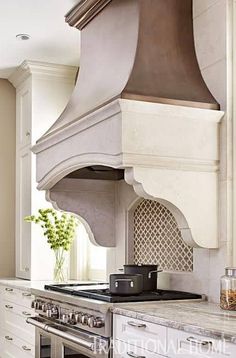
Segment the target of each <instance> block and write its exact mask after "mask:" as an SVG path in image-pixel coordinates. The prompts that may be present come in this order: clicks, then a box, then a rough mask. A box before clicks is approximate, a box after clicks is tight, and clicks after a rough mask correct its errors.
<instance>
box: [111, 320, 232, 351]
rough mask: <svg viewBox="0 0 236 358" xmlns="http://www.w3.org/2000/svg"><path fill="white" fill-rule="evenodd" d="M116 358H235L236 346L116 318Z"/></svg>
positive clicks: (142, 322)
mask: <svg viewBox="0 0 236 358" xmlns="http://www.w3.org/2000/svg"><path fill="white" fill-rule="evenodd" d="M113 323H114V325H113V338H114V354H113V358H129V357H132V358H155V357H158V358H159V357H168V358H189V357H196V358H207V357H210V358H234V357H236V345H235V344H231V343H228V342H224V341H223V340H220V339H213V338H209V337H207V336H201V335H198V334H192V333H188V332H184V331H180V330H176V329H172V328H167V327H164V326H161V325H158V324H154V323H150V322H144V321H142V320H137V319H132V318H129V317H125V316H121V315H116V314H115V315H114V317H113Z"/></svg>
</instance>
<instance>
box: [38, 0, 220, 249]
mask: <svg viewBox="0 0 236 358" xmlns="http://www.w3.org/2000/svg"><path fill="white" fill-rule="evenodd" d="M191 11H192V1H191V0H181V1H179V0H159V1H155V0H125V1H122V0H112V1H95V0H83V1H80V2H79V4H78V5H77V6H76V7H74V8H73V9H72V11H71V12H70V13H69V14H67V17H66V20H67V22H68V23H69V24H70V25H72V26H75V27H77V28H80V29H82V31H81V42H82V45H81V67H80V71H79V76H78V80H77V83H76V86H75V89H74V92H73V94H72V97H71V100H70V102H69V103H68V106H67V107H66V109H65V110H64V112H63V113H62V115H61V116H60V117H59V118H58V120H57V121H56V122H55V124H54V125H53V126H52V127H51V128H50V129H49V130H48V132H47V133H45V135H44V136H43V137H41V138H40V139H39V141H38V142H37V144H36V145H35V146H34V147H33V151H34V153H36V155H37V181H38V188H39V189H40V190H47V196H48V198H49V200H51V201H52V202H54V205H55V206H57V207H58V208H60V209H63V210H68V211H72V212H75V213H77V214H78V215H80V216H81V217H82V218H83V219H84V221H85V222H86V223H87V227H88V231H89V230H90V232H91V233H93V237H94V240H95V241H96V242H97V243H98V244H100V245H103V246H115V245H116V238H115V230H114V226H115V224H114V223H115V216H114V215H115V214H114V206H113V204H112V202H113V200H114V196H115V194H114V193H115V184H114V183H115V180H120V179H122V178H124V180H125V181H126V183H128V184H129V185H131V186H133V188H134V190H135V192H136V193H137V194H138V195H139V196H140V197H143V198H147V199H153V200H158V201H160V202H162V203H163V204H164V205H165V206H167V207H168V208H169V210H171V212H172V213H173V214H174V216H175V218H176V220H177V222H178V224H179V228H180V230H181V232H182V236H183V238H184V239H185V241H186V242H187V243H189V244H190V245H192V246H200V247H208V248H214V247H217V246H218V172H219V124H220V120H221V118H222V117H223V114H224V113H223V112H221V111H219V105H218V104H217V102H216V100H215V99H214V98H213V96H212V95H211V93H210V92H209V90H208V88H207V86H206V85H205V83H204V81H203V79H202V76H201V73H200V70H199V67H198V63H197V59H196V54H195V49H194V41H193V24H192V12H191ZM96 167H99V168H100V167H105V168H107V167H108V168H110V169H111V168H113V169H114V177H113V173H111V172H110V173H108V174H109V175H108V174H107V175H108V176H107V177H106V178H107V179H109V180H107V182H106V180H104V179H105V178H104V177H103V176H101V178H100V179H99V178H97V179H99V180H97V182H95V181H94V177H93V176H94V175H95V172H96V170H95V171H94V172H93V171H92V169H94V168H95V169H96ZM73 173H74V174H73ZM88 173H91V177H90V176H87V174H88ZM75 178H77V179H75ZM112 178H113V179H114V180H110V179H112ZM86 180H87V185H88V187H89V192H90V193H91V190H92V188H94V191H95V192H96V198H98V197H99V198H100V199H101V200H100V202H99V201H98V200H96V205H94V203H93V196H91V195H85V192H86V188H85V186H86V185H85V184H84V183H85V182H86ZM95 183H96V184H95ZM113 184H114V185H113ZM81 188H83V189H81ZM87 192H88V191H87ZM89 208H90V209H89ZM95 219H97V221H98V220H99V222H100V223H101V222H102V225H96V220H95ZM91 235H92V234H91Z"/></svg>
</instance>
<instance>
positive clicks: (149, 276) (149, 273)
mask: <svg viewBox="0 0 236 358" xmlns="http://www.w3.org/2000/svg"><path fill="white" fill-rule="evenodd" d="M158 272H163V270H153V271H150V272H148V278H149V279H150V278H151V277H152V274H153V273H158Z"/></svg>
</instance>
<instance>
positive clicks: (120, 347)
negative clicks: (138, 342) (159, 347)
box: [113, 340, 163, 358]
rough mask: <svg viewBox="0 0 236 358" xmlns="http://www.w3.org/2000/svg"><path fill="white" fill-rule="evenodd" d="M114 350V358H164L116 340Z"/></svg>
mask: <svg viewBox="0 0 236 358" xmlns="http://www.w3.org/2000/svg"><path fill="white" fill-rule="evenodd" d="M113 349H114V350H113V357H114V358H163V356H160V355H159V354H156V353H153V352H149V351H147V350H145V349H142V348H138V347H135V346H133V345H131V344H128V343H125V342H123V341H119V340H115V342H114V346H113Z"/></svg>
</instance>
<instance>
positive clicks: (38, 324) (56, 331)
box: [26, 317, 95, 351]
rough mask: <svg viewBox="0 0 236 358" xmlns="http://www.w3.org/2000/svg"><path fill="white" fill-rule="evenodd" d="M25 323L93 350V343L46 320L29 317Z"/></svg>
mask: <svg viewBox="0 0 236 358" xmlns="http://www.w3.org/2000/svg"><path fill="white" fill-rule="evenodd" d="M26 322H27V323H29V324H32V325H33V326H35V327H37V328H40V329H42V330H43V331H45V332H48V333H50V334H54V335H55V336H58V337H60V338H62V339H65V340H67V341H70V342H72V343H75V344H78V345H79V346H81V347H83V348H86V349H89V350H90V351H94V349H95V344H94V343H91V342H88V341H86V340H85V339H82V338H80V337H77V336H75V335H73V334H71V333H68V332H66V331H64V330H60V329H57V328H55V327H54V326H52V325H50V324H48V321H45V322H44V321H43V320H41V319H39V318H38V317H29V318H27V320H26ZM88 337H89V335H88Z"/></svg>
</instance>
